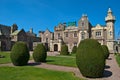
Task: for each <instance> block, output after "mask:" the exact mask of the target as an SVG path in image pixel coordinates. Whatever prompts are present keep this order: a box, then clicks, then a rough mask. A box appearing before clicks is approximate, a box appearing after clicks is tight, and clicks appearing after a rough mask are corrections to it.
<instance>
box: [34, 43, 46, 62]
mask: <svg viewBox="0 0 120 80" xmlns="http://www.w3.org/2000/svg"><path fill="white" fill-rule="evenodd" d="M46 58H47V51H46V48H45V46H44V45H43V44H38V45H37V46H36V48H35V49H34V51H33V59H34V61H35V62H45V61H46Z"/></svg>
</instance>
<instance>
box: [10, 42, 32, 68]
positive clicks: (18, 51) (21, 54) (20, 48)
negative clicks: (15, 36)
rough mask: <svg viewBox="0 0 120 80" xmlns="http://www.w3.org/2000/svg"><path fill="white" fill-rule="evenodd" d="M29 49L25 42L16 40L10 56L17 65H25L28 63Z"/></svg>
mask: <svg viewBox="0 0 120 80" xmlns="http://www.w3.org/2000/svg"><path fill="white" fill-rule="evenodd" d="M29 57H30V55H29V50H28V47H27V44H26V43H24V42H16V43H15V44H14V45H13V47H12V50H11V54H10V58H11V61H12V63H13V64H14V65H15V66H23V65H26V64H27V63H28V60H29Z"/></svg>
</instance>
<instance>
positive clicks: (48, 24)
mask: <svg viewBox="0 0 120 80" xmlns="http://www.w3.org/2000/svg"><path fill="white" fill-rule="evenodd" d="M109 7H110V8H111V9H112V11H113V14H114V16H116V23H115V31H116V32H115V34H116V36H118V32H119V30H120V1H119V0H0V24H4V25H9V26H11V25H12V24H13V23H16V24H17V25H18V26H19V29H22V28H24V29H25V31H28V30H29V29H30V28H33V30H34V32H35V33H37V34H38V31H40V30H46V29H47V28H48V29H49V30H50V31H54V26H56V25H58V24H59V23H63V22H72V21H77V22H78V20H79V19H80V18H81V16H82V14H87V15H88V19H89V21H90V22H91V24H92V25H93V26H95V25H97V24H98V23H99V24H101V25H105V20H104V19H105V17H106V15H107V11H108V8H109Z"/></svg>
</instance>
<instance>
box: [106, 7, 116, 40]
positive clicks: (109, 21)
mask: <svg viewBox="0 0 120 80" xmlns="http://www.w3.org/2000/svg"><path fill="white" fill-rule="evenodd" d="M105 21H106V27H107V39H108V40H114V38H115V36H114V22H115V16H113V13H112V10H111V9H110V8H109V9H108V13H107V17H105Z"/></svg>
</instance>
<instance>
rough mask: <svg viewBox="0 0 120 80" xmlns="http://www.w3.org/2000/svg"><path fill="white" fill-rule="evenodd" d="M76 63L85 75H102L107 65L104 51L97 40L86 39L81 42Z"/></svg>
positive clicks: (93, 76) (94, 76) (95, 76)
mask: <svg viewBox="0 0 120 80" xmlns="http://www.w3.org/2000/svg"><path fill="white" fill-rule="evenodd" d="M76 63H77V66H78V68H79V70H80V71H81V73H82V75H83V76H85V77H92V78H97V77H102V76H103V72H104V67H105V58H104V52H103V50H102V47H101V45H100V44H99V42H97V40H94V39H85V40H83V41H81V42H80V44H79V46H78V49H77V53H76Z"/></svg>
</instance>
